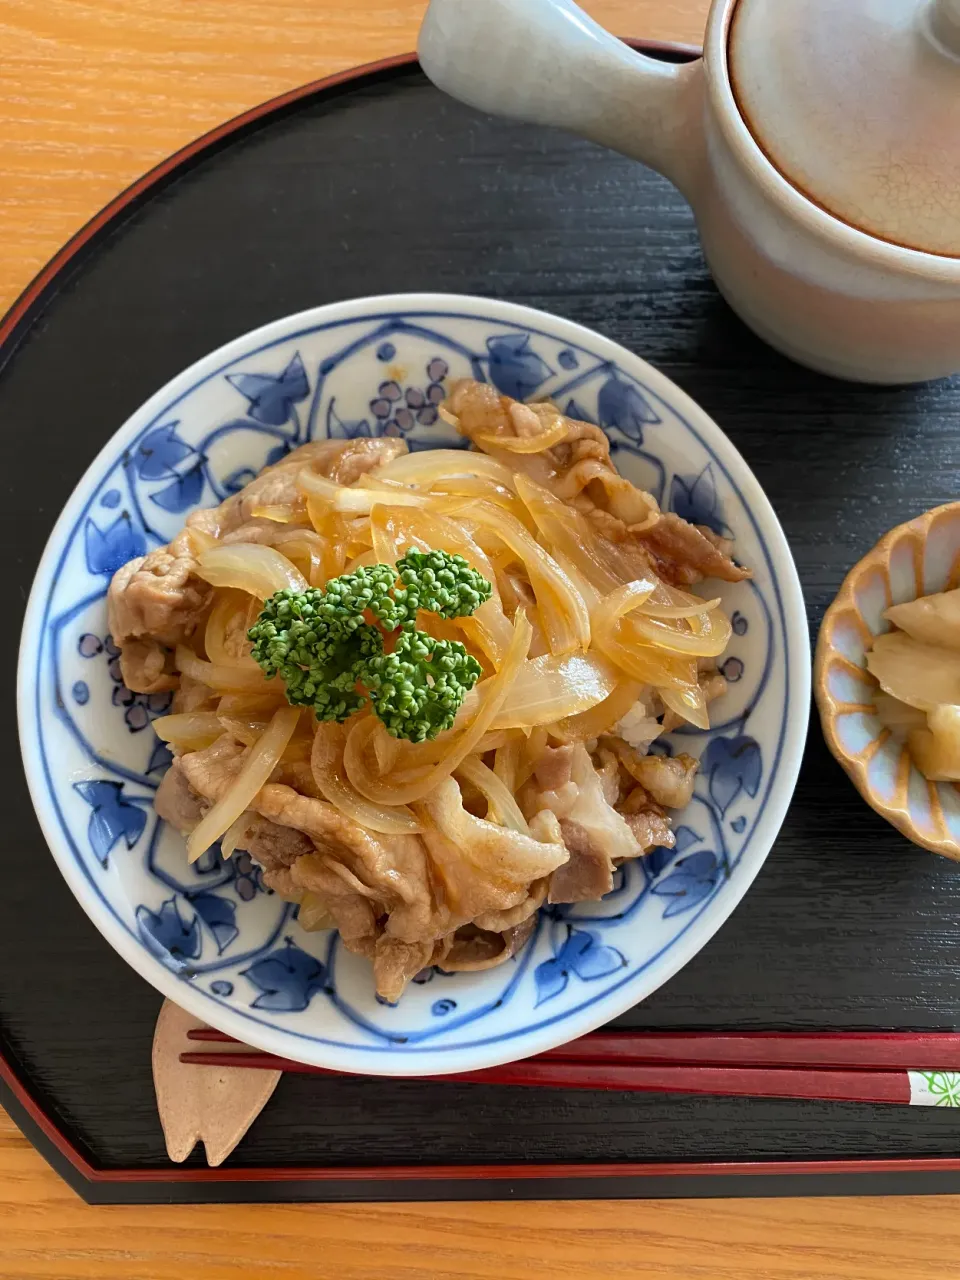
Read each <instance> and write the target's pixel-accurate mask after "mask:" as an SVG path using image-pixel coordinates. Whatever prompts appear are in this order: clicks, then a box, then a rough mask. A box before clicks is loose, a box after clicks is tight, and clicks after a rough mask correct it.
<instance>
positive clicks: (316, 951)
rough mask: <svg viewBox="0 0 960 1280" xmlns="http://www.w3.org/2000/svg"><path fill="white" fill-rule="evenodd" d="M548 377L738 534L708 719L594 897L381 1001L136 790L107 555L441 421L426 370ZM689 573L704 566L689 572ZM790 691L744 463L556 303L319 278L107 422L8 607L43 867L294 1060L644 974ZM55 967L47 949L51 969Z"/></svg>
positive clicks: (248, 872)
mask: <svg viewBox="0 0 960 1280" xmlns="http://www.w3.org/2000/svg"><path fill="white" fill-rule="evenodd" d="M464 375H472V376H473V377H476V378H484V379H488V380H489V381H491V382H493V383H494V384H495V385H496V386H497V387H498V388H499V389H500V390H501V391H502V392H504V393H505V394H507V395H510V396H514V397H518V398H531V397H536V398H544V397H552V398H553V399H554V400H556V402H557V403H558V404H559V405H560V406H561V407H562V408H563V409H564V410H565V411H567V412H568V413H570V414H572V415H573V416H575V417H577V418H581V419H589V420H591V421H594V422H598V423H599V424H600V425H601V426H602V427H603V428H604V429H605V430H606V431H607V432H608V433H609V436H610V439H611V442H612V448H613V451H614V457H615V459H616V462H617V465H618V467H619V468H620V470H621V471H622V472H623V473H624V474H625V475H626V476H628V477H629V478H630V479H631V480H633V481H635V482H636V483H637V484H639V485H642V486H643V487H645V488H647V489H649V490H651V491H652V492H653V493H654V494H655V495H656V497H657V499H658V500H659V501H660V502H661V504H662V505H663V507H664V508H665V509H671V510H673V511H676V512H677V513H679V514H680V515H682V516H684V517H686V518H688V519H690V520H693V521H695V522H696V523H699V524H706V525H709V526H711V527H712V528H713V529H715V530H717V532H719V533H723V534H724V535H727V534H732V535H733V536H734V537H735V538H736V548H737V556H738V558H739V559H740V560H741V561H743V562H744V563H746V564H749V565H751V566H752V567H753V569H754V572H755V576H754V579H753V581H751V582H744V583H740V584H737V585H734V586H724V587H723V588H722V591H721V594H722V596H723V599H724V604H725V606H726V608H727V610H728V611H729V613H730V615H731V617H732V620H733V631H734V636H733V641H732V644H731V646H730V650H729V653H728V656H727V657H726V659H725V661H724V663H723V668H722V669H723V671H724V674H725V675H726V677H727V679H728V681H729V683H730V691H729V693H728V694H727V695H726V696H725V697H724V698H723V699H722V700H721V701H720V702H718V703H715V704H714V706H713V708H712V710H713V713H714V721H715V724H714V727H713V728H712V729H711V730H710V731H709V732H707V733H702V732H699V731H694V730H690V731H686V732H683V733H682V734H677V735H674V736H673V738H672V739H670V740H667V741H666V742H665V743H664V744H662V747H661V748H660V749H664V750H674V749H676V750H679V749H682V750H684V751H687V752H691V753H693V754H695V755H698V756H700V758H701V762H702V765H701V772H700V775H699V778H698V781H697V788H696V794H695V797H694V800H693V802H692V803H691V804H690V806H689V808H688V809H687V810H686V811H685V812H684V813H682V814H679V815H677V820H676V824H675V825H676V831H677V844H676V849H674V850H672V851H667V850H655V851H654V852H653V853H652V854H650V855H649V856H648V857H647V858H645V859H642V860H638V861H636V862H632V863H630V864H628V865H627V866H626V867H624V868H623V869H622V871H621V872H620V873H619V877H618V883H617V885H616V887H615V889H614V890H613V892H612V893H611V894H609V895H608V896H607V897H606V898H605V899H604V900H603V901H602V902H597V903H581V904H578V905H575V906H562V907H549V908H546V909H545V910H543V911H542V912H541V915H540V920H539V924H538V927H537V931H536V934H535V936H534V937H533V939H532V940H531V942H530V943H529V944H528V945H527V947H526V948H525V949H524V950H523V952H522V953H521V954H520V955H519V956H518V957H516V958H515V959H514V960H511V961H510V962H508V963H507V964H506V965H504V966H502V967H501V968H499V969H494V970H491V971H489V972H486V973H458V974H454V975H449V974H445V973H443V972H441V971H439V970H429V971H427V972H426V973H423V974H421V975H420V976H419V977H418V978H417V979H415V981H414V982H413V984H411V986H410V987H409V989H408V991H407V992H406V993H405V994H404V996H403V998H402V1000H401V1001H400V1003H399V1004H398V1005H396V1006H390V1005H385V1004H381V1003H378V1001H377V999H376V997H375V995H374V991H373V983H372V980H371V971H370V966H369V964H368V963H367V962H366V961H364V960H362V959H359V958H357V957H356V956H353V955H351V954H350V953H349V952H348V951H346V950H345V949H344V948H343V947H342V946H341V944H340V942H339V939H338V937H337V935H336V934H326V933H320V934H316V933H315V934H307V933H304V932H302V931H301V930H300V928H299V927H298V925H297V923H296V920H295V919H294V914H293V913H294V909H293V908H292V907H291V906H290V905H289V904H287V903H284V902H282V901H281V900H280V899H279V898H278V897H277V896H276V895H275V894H272V893H271V892H269V891H268V890H266V889H265V888H264V886H263V883H262V881H261V879H260V875H259V872H258V868H257V867H256V866H255V865H254V864H253V863H252V862H251V860H250V858H249V857H248V856H247V855H238V856H237V857H235V858H233V859H232V860H231V861H229V862H222V861H221V860H220V857H219V854H218V853H217V852H216V851H211V853H210V854H208V855H207V856H205V857H204V858H202V859H201V860H200V861H199V862H198V863H196V865H194V866H192V867H191V866H188V865H187V861H186V857H185V853H184V845H183V840H182V839H181V837H180V836H179V835H178V834H177V832H176V831H173V830H170V829H169V828H167V827H166V826H165V824H163V823H162V822H159V821H158V820H157V818H156V817H155V815H154V812H153V796H154V792H155V790H156V787H157V783H158V781H159V779H160V777H161V776H162V774H163V771H164V769H165V768H166V767H167V763H168V759H169V757H168V755H167V752H166V750H165V748H164V747H163V746H162V745H161V744H160V743H159V742H158V740H157V739H156V738H155V736H154V734H153V733H152V731H151V728H150V722H151V720H152V719H153V717H155V716H158V715H162V714H163V713H164V711H165V710H166V705H167V697H168V696H167V695H160V696H155V697H146V696H143V695H141V694H132V693H128V692H127V691H126V689H124V687H123V685H122V684H121V682H120V673H119V665H118V662H117V654H116V649H115V648H114V647H113V645H112V643H111V639H110V636H109V635H108V634H107V614H106V607H105V595H106V590H107V585H108V583H109V581H110V577H111V575H112V574H113V572H114V570H115V569H116V568H117V567H118V566H119V565H121V564H124V563H125V562H126V561H127V560H129V559H130V558H131V557H132V556H137V555H141V554H143V552H145V551H146V550H148V549H150V548H152V547H155V546H157V545H159V544H161V543H165V542H167V541H168V540H169V539H170V538H171V537H172V536H173V535H174V534H175V533H176V532H177V531H178V530H179V529H180V528H181V526H182V524H183V522H184V519H185V518H186V516H187V515H188V514H189V513H190V512H191V511H193V510H194V509H195V508H197V507H201V506H209V505H213V504H215V503H217V502H219V501H220V500H221V499H223V498H224V497H226V496H227V495H228V494H229V493H231V492H233V491H234V490H236V489H238V488H239V487H240V486H242V485H243V484H245V483H246V482H247V481H248V480H249V479H250V478H251V477H252V476H253V475H254V474H255V473H256V472H257V471H259V469H260V468H261V467H263V465H264V464H265V463H268V462H272V461H274V460H276V459H277V458H279V457H281V456H282V455H283V454H284V453H285V452H286V451H287V450H289V449H290V448H292V447H294V446H296V445H298V444H302V443H303V442H304V441H305V440H309V439H314V438H323V437H327V436H330V437H334V438H344V437H353V436H362V435H380V434H389V435H397V436H403V437H404V438H406V439H407V440H408V441H409V443H410V446H411V448H416V449H419V448H431V447H433V446H437V445H443V446H446V447H448V448H449V447H451V446H454V447H456V446H459V445H461V444H462V443H463V441H461V440H458V439H455V438H452V435H451V431H450V428H448V427H447V426H446V425H445V424H444V423H443V422H442V421H441V420H440V418H439V416H438V414H437V408H436V406H437V404H438V403H439V402H440V401H441V400H442V399H443V397H444V394H445V390H446V385H447V383H448V380H450V379H453V378H458V377H461V376H464ZM711 589H712V588H711ZM809 692H810V673H809V650H808V640H807V627H806V619H805V613H804V607H803V600H802V597H801V593H800V585H799V582H798V580H797V574H796V570H795V568H794V564H793V560H792V558H791V555H790V551H789V549H788V547H787V543H786V541H785V539H784V536H783V533H782V531H781V529H780V526H779V525H778V523H777V519H776V517H775V515H774V513H773V510H772V509H771V507H770V504H769V502H768V501H767V499H766V498H765V497H764V494H763V492H762V490H761V489H760V486H759V484H758V483H757V481H756V480H755V479H754V477H753V475H752V474H751V473H750V471H749V469H748V467H747V465H746V463H745V462H744V461H743V459H742V458H741V457H740V455H739V454H738V453H737V452H736V450H735V449H734V448H733V446H732V445H731V444H730V442H729V441H728V440H727V439H726V437H725V436H724V435H723V433H722V432H721V431H720V429H719V428H718V427H717V426H716V425H715V424H714V423H713V422H712V421H711V420H710V419H709V418H708V417H707V415H706V414H705V413H704V412H703V411H702V410H701V409H699V408H697V406H696V405H695V404H694V403H693V402H692V401H691V400H690V399H689V398H688V397H687V396H686V395H684V393H683V392H682V391H680V390H679V389H678V388H677V387H675V386H674V385H673V384H672V383H671V382H669V381H668V380H667V379H666V378H665V377H664V376H663V375H662V374H659V373H657V372H656V370H655V369H652V368H651V367H650V366H649V365H647V364H645V363H644V362H643V361H642V360H640V359H638V357H636V356H634V355H632V354H631V353H630V352H629V351H626V350H624V348H623V347H620V346H617V345H616V344H615V343H613V342H610V341H609V340H608V339H606V338H603V337H601V336H600V335H598V334H596V333H592V332H590V331H589V330H587V329H583V328H581V327H580V326H578V325H576V324H572V323H571V322H570V321H568V320H562V319H559V318H557V317H556V316H550V315H545V314H543V313H542V312H538V311H533V310H530V309H528V308H525V307H519V306H513V305H510V304H508V303H504V302H493V301H488V300H485V299H480V298H469V297H456V296H447V295H441V294H416V295H404V296H397V297H383V298H367V299H361V300H358V301H352V302H343V303H338V304H336V305H334V306H328V307H321V308H318V309H316V310H314V311H306V312H303V313H302V314H300V315H295V316H290V317H289V318H287V319H284V320H278V321H276V322H275V323H273V324H269V325H266V326H265V327H264V328H262V329H258V330H257V331H256V332H254V333H250V334H247V335H245V336H244V337H242V338H238V339H237V340H236V341H235V342H232V343H230V344H229V345H227V346H225V347H223V348H221V349H220V350H219V351H216V352H214V353H213V354H212V355H209V356H207V357H206V358H205V359H203V360H201V361H199V362H198V363H197V364H195V365H194V366H193V367H192V368H190V369H187V370H186V372H184V373H182V374H181V375H180V376H179V377H177V378H175V379H174V380H173V381H172V382H171V383H169V384H168V385H167V386H166V387H164V388H163V390H162V391H159V392H158V393H157V394H156V395H155V396H154V397H153V398H152V399H151V400H150V401H148V403H147V404H145V405H144V406H143V408H141V409H140V410H139V411H138V412H137V413H135V414H134V415H133V417H132V418H131V419H130V420H129V421H128V422H127V423H125V424H124V425H123V426H122V427H121V428H120V429H119V430H118V431H117V432H116V434H115V435H114V436H113V437H112V439H111V440H110V441H109V443H108V444H107V445H106V447H105V448H104V449H103V450H102V451H101V453H100V455H99V456H98V457H97V458H96V460H95V461H94V463H93V464H92V466H91V467H90V469H89V470H88V471H87V473H86V475H85V476H84V477H83V479H82V480H81V481H80V483H79V485H78V486H77V489H76V491H75V493H74V494H73V497H72V498H71V500H70V502H69V503H68V504H67V507H66V509H65V510H64V512H63V514H62V516H61V517H60V519H59V521H58V522H57V525H56V528H55V529H54V531H53V534H52V535H51V537H50V541H49V543H48V545H47V548H46V552H45V554H44V556H43V560H42V562H41V564H40V568H39V570H38V572H37V577H36V581H35V584H34V588H33V593H32V595H31V597H30V603H29V607H28V610H27V617H26V622H25V624H24V633H23V648H22V656H21V661H20V671H19V715H20V729H21V738H22V744H23V755H24V761H25V764H26V770H27V775H28V778H29V782H30V788H31V791H32V794H33V801H34V804H35V805H36V809H37V813H38V814H39V817H40V821H41V823H42V826H43V830H44V833H45V835H46V838H47V840H48V842H49V845H50V848H51V849H52V851H53V854H54V857H55V858H56V860H57V862H58V864H59V866H60V869H61V871H62V872H63V874H64V876H65V877H66V880H67V882H68V883H69V885H70V887H71V888H72V889H73V892H74V893H75V894H76V896H77V898H78V899H79V901H80V903H81V905H82V906H83V908H84V910H85V911H86V912H87V913H88V915H89V916H90V918H91V919H92V920H93V922H94V923H95V924H96V926H97V927H98V928H99V929H100V931H101V932H102V933H103V934H104V936H105V937H106V938H107V939H108V940H109V941H110V942H111V943H112V944H113V946H114V947H115V948H116V950H117V951H118V952H119V953H120V954H121V955H122V956H123V957H124V959H125V960H127V961H128V962H129V963H130V964H131V965H132V966H133V967H134V968H135V969H136V970H137V972H138V973H140V974H141V975H142V976H143V977H144V978H146V979H147V980H148V981H149V982H151V983H152V984H153V985H154V986H155V987H156V988H157V989H158V990H159V991H161V992H163V994H164V995H166V996H168V997H169V998H170V999H171V1000H174V1001H176V1002H177V1003H178V1004H180V1005H182V1006H183V1007H184V1008H186V1009H188V1010H189V1011H190V1012H191V1013H193V1014H195V1015H196V1016H197V1017H199V1018H202V1019H204V1020H205V1021H206V1022H208V1023H210V1024H212V1025H214V1026H216V1027H219V1028H220V1029H222V1030H223V1031H226V1032H229V1033H231V1034H232V1035H234V1036H237V1037H238V1038H240V1039H242V1040H245V1041H247V1042H249V1043H250V1044H253V1045H256V1046H258V1047H260V1048H262V1049H266V1050H269V1051H271V1052H274V1053H278V1054H283V1055H286V1056H288V1057H291V1058H296V1059H300V1060H302V1061H304V1062H310V1063H315V1064H318V1065H321V1066H326V1067H332V1068H337V1069H341V1070H348V1071H358V1072H373V1073H380V1074H392V1075H416V1074H423V1073H427V1072H430V1073H440V1072H451V1071H462V1070H468V1069H476V1068H479V1067H486V1066H491V1065H494V1064H497V1063H502V1062H506V1061H509V1060H511V1059H515V1058H522V1057H525V1056H527V1055H529V1054H532V1053H537V1052H540V1051H542V1050H545V1049H548V1048H550V1047H551V1046H554V1045H557V1044H561V1043H563V1042H564V1041H567V1040H570V1039H572V1038H573V1037H575V1036H579V1035H582V1034H583V1033H585V1032H587V1031H590V1030H592V1029H593V1028H595V1027H597V1026H599V1025H601V1024H602V1023H604V1022H606V1021H608V1020H609V1019H610V1018H613V1017H615V1016H616V1015H617V1014H620V1013H622V1012H623V1011H624V1010H625V1009H627V1008H629V1007H630V1006H631V1005H633V1004H636V1003H637V1001H639V1000H643V999H644V998H645V997H646V996H648V995H650V993H651V992H652V991H654V990H656V988H657V987H659V986H660V985H661V984H662V983H663V982H665V981H666V980H667V979H668V978H670V977H671V976H672V975H673V974H675V973H676V972H677V970H678V969H680V968H681V966H682V965H684V964H686V962H687V961H688V960H689V959H690V958H691V957H692V956H693V955H695V954H696V953H697V951H699V950H700V948H701V947H702V946H703V945H704V943H706V942H707V940H708V939H709V938H710V937H711V936H712V935H713V933H715V932H716V930H717V929H718V928H719V927H720V925H721V924H723V922H724V920H726V918H727V917H728V916H729V915H730V913H731V911H732V910H733V909H734V907H735V906H736V905H737V903H738V902H739V901H740V899H741V898H742V897H743V895H744V894H745V893H746V891H747V889H748V888H749V887H750V884H751V883H752V881H753V879H754V877H755V876H756V874H757V872H758V871H759V870H760V867H761V866H762V864H763V861H764V859H765V858H766V856H767V853H768V852H769V850H770V846H771V844H772V843H773V840H774V838H775V836H776V834H777V831H778V829H779V827H780V824H781V822H782V820H783V817H784V814H785V813H786V809H787V805H788V804H789V801H790V797H791V794H792V792H793V788H794V784H795V781H796V777H797V771H798V768H799V763H800V756H801V751H802V748H803V741H804V735H805V731H806V725H807V715H808V702H809ZM65 981H67V982H69V974H66V975H65Z"/></svg>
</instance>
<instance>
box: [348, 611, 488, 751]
mask: <svg viewBox="0 0 960 1280" xmlns="http://www.w3.org/2000/svg"><path fill="white" fill-rule="evenodd" d="M480 672H481V668H480V663H479V662H478V661H477V660H476V658H472V657H471V656H470V655H469V654H468V653H467V651H466V649H465V648H464V647H463V645H462V644H460V643H459V642H458V641H456V640H435V639H434V638H433V636H428V635H425V634H424V633H423V632H422V631H404V632H402V633H401V635H400V637H399V639H398V640H397V643H396V646H395V648H394V650H393V652H392V653H384V654H380V655H379V656H377V657H374V658H369V659H368V660H367V662H366V664H365V667H364V673H365V674H364V676H363V680H364V683H365V684H366V686H367V688H368V689H369V691H370V702H371V704H372V706H373V709H374V711H375V712H376V713H377V715H378V716H379V717H380V719H381V720H382V721H383V723H384V724H385V725H386V727H387V732H388V733H390V734H392V735H393V737H394V738H408V739H409V740H410V741H411V742H423V741H424V740H425V739H428V738H429V739H432V738H435V737H436V736H437V734H438V733H442V732H443V730H444V729H449V728H450V727H451V725H452V724H453V722H454V720H455V719H456V717H457V712H458V711H459V710H460V707H461V706H462V704H463V700H464V698H465V697H466V696H467V694H468V693H469V692H470V690H471V689H472V688H473V686H474V685H475V684H476V683H477V681H478V680H479V679H480Z"/></svg>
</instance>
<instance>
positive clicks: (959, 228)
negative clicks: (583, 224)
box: [419, 0, 960, 383]
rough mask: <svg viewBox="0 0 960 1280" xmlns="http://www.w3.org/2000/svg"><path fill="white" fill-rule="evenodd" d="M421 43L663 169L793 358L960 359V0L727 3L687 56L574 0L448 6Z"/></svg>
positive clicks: (520, 101) (753, 308)
mask: <svg viewBox="0 0 960 1280" xmlns="http://www.w3.org/2000/svg"><path fill="white" fill-rule="evenodd" d="M419 51H420V59H421V62H422V65H423V67H424V70H425V71H426V73H427V75H428V76H429V77H430V78H431V79H432V80H433V81H434V82H435V83H436V84H437V85H438V86H439V87H440V88H442V89H445V90H446V91H447V92H448V93H450V94H452V95H453V96H455V97H457V98H460V99H462V100H463V101H464V102H467V103H469V104H471V105H472V106H475V107H479V108H481V109H483V110H486V111H490V112H493V113H495V114H500V115H508V116H514V117H516V118H519V119H522V120H529V121H533V122H537V123H541V124H551V125H560V126H562V127H563V128H566V129H570V130H573V131H574V132H576V133H579V134H582V135H583V136H585V137H587V138H590V139H592V140H593V141H595V142H599V143H603V144H604V145H606V146H610V147H613V148H615V149H616V150H618V151H622V152H624V153H625V154H626V155H628V156H632V157H635V158H636V159H638V160H641V161H643V162H644V163H646V164H648V165H650V166H652V167H653V168H654V169H657V170H659V171H660V172H661V173H663V174H664V175H665V176H666V177H667V178H669V179H670V180H671V181H672V182H673V183H674V184H675V185H676V186H677V187H678V188H679V189H680V191H681V192H682V193H683V194H684V195H685V196H686V197H687V199H688V200H689V201H690V202H691V204H692V205H693V208H694V210H695V213H696V217H697V222H698V225H699V229H700V235H701V239H702V242H703V249H704V253H705V255H706V258H707V261H708V263H709V265H710V269H711V271H712V272H713V275H714V278H715V279H716V282H717V284H718V286H719V288H720V290H721V291H722V293H723V294H724V295H725V297H726V298H727V300H728V301H729V302H730V304H731V306H733V307H734V309H735V310H736V311H737V312H739V314H740V315H741V316H742V318H743V319H744V320H745V321H746V322H747V324H749V325H750V326H751V328H753V329H754V330H755V331H756V332H757V333H758V334H760V335H761V336H762V337H763V338H765V339H766V340H767V341H768V342H770V343H771V344H772V345H773V346H775V347H777V348H779V349H780V350H781V351H783V352H785V353H786V354H787V355H789V356H792V357H793V358H794V359H795V360H798V361H800V362H801V363H802V364H806V365H808V366H810V367H811V368H814V369H818V370H821V371H823V372H826V373H830V374H834V375H836V376H838V377H844V378H850V379H854V380H858V381H864V382H878V383H897V382H919V381H924V380H926V379H929V378H935V377H940V376H942V375H944V374H950V373H954V372H956V371H958V370H960V0H714V4H713V8H712V10H711V12H710V17H709V21H708V25H707V32H706V38H705V43H704V53H703V57H702V58H701V59H698V60H696V61H694V62H690V63H687V64H684V65H673V64H670V63H666V62H661V61H656V60H654V59H652V58H648V57H644V56H642V55H640V54H638V53H635V52H633V51H632V50H631V49H630V48H628V47H627V46H626V45H624V44H622V43H621V42H620V41H619V40H617V39H616V38H615V37H614V36H612V35H610V34H609V33H608V32H606V31H604V30H603V28H602V27H599V26H598V25H597V24H596V23H595V22H593V21H592V20H591V19H590V18H589V17H587V15H586V14H585V13H583V11H582V10H580V9H578V8H577V6H576V5H575V4H573V3H572V0H431V3H430V7H429V10H428V12H427V15H426V18H425V20H424V24H423V28H422V30H421V33H420V45H419Z"/></svg>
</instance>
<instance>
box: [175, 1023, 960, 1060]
mask: <svg viewBox="0 0 960 1280" xmlns="http://www.w3.org/2000/svg"><path fill="white" fill-rule="evenodd" d="M189 1038H190V1039H191V1040H200V1041H205V1042H208V1043H213V1044H237V1043H239V1042H238V1041H237V1040H235V1039H234V1038H233V1037H232V1036H228V1035H225V1034H224V1033H223V1032H222V1031H216V1030H214V1028H212V1027H198V1028H196V1029H195V1030H193V1031H191V1032H189ZM191 1060H192V1057H191ZM277 1061H283V1062H286V1059H277ZM527 1061H528V1062H543V1061H551V1062H557V1061H559V1062H569V1063H586V1062H595V1063H604V1064H607V1065H622V1066H626V1065H628V1064H631V1063H636V1064H653V1063H672V1064H678V1063H683V1064H685V1065H688V1066H731V1067H781V1068H783V1067H852V1068H855V1069H857V1070H861V1071H868V1070H876V1069H884V1068H885V1069H894V1070H895V1069H897V1068H899V1069H901V1070H903V1069H909V1070H915V1071H916V1070H924V1071H960V1033H957V1032H953V1031H919V1032H913V1031H827V1032H822V1031H821V1032H807V1031H747V1032H720V1033H717V1032H715V1031H671V1032H661V1031H636V1032H634V1031H621V1032H616V1031H613V1032H611V1031H601V1032H596V1033H594V1034H592V1035H587V1036H583V1037H581V1039H579V1040H573V1041H571V1042H570V1043H569V1044H564V1045H560V1046H559V1047H558V1048H556V1049H550V1050H548V1051H547V1052H546V1053H542V1054H539V1055H538V1056H537V1057H535V1058H529V1059H527ZM295 1065H296V1064H295ZM284 1069H289V1070H293V1069H294V1068H293V1066H291V1067H289V1068H284Z"/></svg>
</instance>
